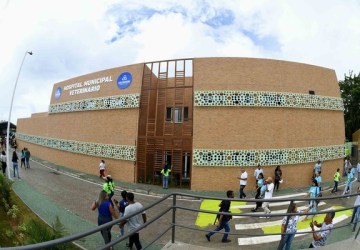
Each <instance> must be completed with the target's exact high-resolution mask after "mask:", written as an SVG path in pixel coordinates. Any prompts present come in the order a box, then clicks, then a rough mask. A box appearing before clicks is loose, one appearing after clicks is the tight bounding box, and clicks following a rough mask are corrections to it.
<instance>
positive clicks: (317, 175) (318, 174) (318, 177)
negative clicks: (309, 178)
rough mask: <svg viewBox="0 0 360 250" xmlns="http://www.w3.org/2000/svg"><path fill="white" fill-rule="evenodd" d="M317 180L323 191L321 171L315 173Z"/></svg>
mask: <svg viewBox="0 0 360 250" xmlns="http://www.w3.org/2000/svg"><path fill="white" fill-rule="evenodd" d="M315 180H316V181H317V183H318V187H319V190H320V191H321V182H322V178H321V171H319V172H317V173H315Z"/></svg>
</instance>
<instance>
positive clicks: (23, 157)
mask: <svg viewBox="0 0 360 250" xmlns="http://www.w3.org/2000/svg"><path fill="white" fill-rule="evenodd" d="M23 165H24V169H26V165H25V151H24V149H21V165H20V167H23Z"/></svg>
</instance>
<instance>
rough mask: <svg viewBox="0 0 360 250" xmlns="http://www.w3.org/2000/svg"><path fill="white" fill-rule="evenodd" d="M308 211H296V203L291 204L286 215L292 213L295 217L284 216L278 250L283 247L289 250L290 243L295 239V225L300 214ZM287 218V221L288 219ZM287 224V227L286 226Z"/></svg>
mask: <svg viewBox="0 0 360 250" xmlns="http://www.w3.org/2000/svg"><path fill="white" fill-rule="evenodd" d="M308 211H309V208H307V209H305V210H297V207H296V203H291V204H290V206H289V208H288V211H287V213H292V214H295V213H297V215H293V216H284V218H283V220H282V224H281V233H282V235H281V240H280V244H279V246H278V250H282V249H284V247H285V250H290V249H291V244H292V241H293V239H294V237H295V234H296V232H297V224H298V222H299V219H300V215H301V213H307V212H308ZM288 218H289V219H288ZM286 222H287V226H286Z"/></svg>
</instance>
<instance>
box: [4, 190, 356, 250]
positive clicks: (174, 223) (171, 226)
mask: <svg viewBox="0 0 360 250" xmlns="http://www.w3.org/2000/svg"><path fill="white" fill-rule="evenodd" d="M357 195H358V194H352V195H344V196H332V197H321V198H286V199H284V198H276V197H275V198H272V199H236V198H235V199H230V198H222V197H209V196H200V195H192V194H185V193H172V194H169V195H166V196H164V197H162V198H159V199H158V200H156V201H155V202H154V203H153V204H150V205H148V206H146V207H144V208H143V209H142V210H140V211H139V212H138V213H136V214H140V213H143V212H144V211H146V210H150V209H152V208H156V209H157V211H158V214H157V215H156V216H153V217H152V218H151V219H150V220H148V221H147V222H146V223H144V224H143V225H142V226H140V227H139V228H137V229H136V230H134V231H132V232H131V234H134V233H136V232H139V231H141V230H143V229H144V228H147V227H149V226H150V225H152V224H153V223H157V222H158V221H159V220H160V219H161V218H163V217H164V216H165V215H166V214H167V213H169V212H172V216H171V223H168V226H166V227H165V228H164V227H163V228H162V231H159V230H157V233H158V235H157V236H156V237H154V238H153V239H152V240H151V241H149V242H148V244H147V245H146V246H145V247H143V249H147V248H149V247H150V246H151V245H153V244H154V243H155V242H157V241H158V240H159V239H160V238H161V237H163V236H164V235H165V234H166V233H168V232H169V231H170V230H171V242H172V243H175V239H176V228H184V229H186V230H193V231H201V232H210V231H212V230H205V229H200V228H198V227H195V226H193V227H192V226H188V225H183V224H180V223H178V221H179V220H180V219H179V218H177V213H178V211H180V210H183V211H190V212H195V213H209V214H223V215H229V214H231V215H232V216H239V217H244V216H246V217H253V218H257V217H261V216H264V214H263V213H225V212H218V211H213V210H203V209H194V208H190V207H186V206H180V205H178V204H177V201H178V200H179V199H180V198H185V197H186V198H192V199H200V200H203V199H207V200H230V201H242V202H247V203H255V202H270V203H278V202H289V206H288V210H287V211H289V207H290V205H291V204H292V203H295V202H304V201H305V202H306V201H308V202H310V201H314V200H315V201H316V200H318V201H320V200H321V201H326V200H336V199H340V198H347V197H353V196H357ZM169 199H170V200H172V205H166V204H165V205H166V206H165V208H164V209H162V210H161V209H160V208H161V206H164V202H165V201H168V200H169ZM350 209H351V210H353V214H352V219H353V218H354V212H355V211H356V209H358V210H360V205H357V206H351V207H344V208H340V209H332V210H326V211H321V212H316V213H310V212H304V213H301V215H314V216H315V215H318V214H326V213H336V212H341V211H345V210H350ZM134 215H135V214H131V215H129V216H126V217H121V218H119V219H116V220H113V221H111V222H108V223H106V224H103V225H101V226H97V227H95V228H92V229H89V230H86V231H83V232H80V233H77V234H73V235H70V236H66V237H63V238H60V239H56V240H52V241H47V242H43V243H38V244H32V245H26V246H17V247H10V248H9V247H5V248H2V249H4V250H6V249H15V248H16V249H18V250H27V249H44V248H49V247H53V246H57V245H61V244H65V243H69V242H73V241H75V240H78V239H82V238H84V237H86V236H89V235H92V234H95V233H98V232H100V231H101V230H103V229H105V228H108V227H111V226H114V225H118V224H119V223H120V222H122V221H124V220H127V219H128V218H130V217H132V216H134ZM293 215H299V214H298V213H274V214H266V216H267V217H284V216H287V221H286V225H287V223H288V220H289V218H290V217H291V216H293ZM358 215H359V212H358ZM359 217H360V216H357V217H356V218H355V219H356V221H354V223H352V222H347V223H345V224H344V225H341V226H336V227H335V226H334V227H333V230H336V229H339V228H343V227H349V225H352V226H353V227H354V225H356V223H357V222H358V221H359ZM285 228H286V227H285ZM354 228H355V227H354ZM157 229H158V228H157ZM316 232H319V230H317V231H316ZM359 232H360V227H359V229H358V231H357V233H356V235H355V239H356V238H357V237H358V235H359ZM217 233H219V234H223V233H222V232H217ZM310 233H312V231H306V232H299V233H297V234H310ZM131 234H128V235H124V236H122V237H119V238H116V239H115V240H112V241H111V242H110V243H108V244H105V245H103V246H101V247H100V248H98V249H108V248H109V247H112V246H115V245H117V244H119V243H120V242H123V241H124V240H126V239H127V238H128V237H129V236H130V235H131ZM286 234H288V233H271V234H255V233H229V235H234V236H250V237H254V236H256V237H258V236H269V235H286Z"/></svg>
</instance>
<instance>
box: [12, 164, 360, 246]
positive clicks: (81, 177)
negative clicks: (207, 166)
mask: <svg viewBox="0 0 360 250" xmlns="http://www.w3.org/2000/svg"><path fill="white" fill-rule="evenodd" d="M31 164H32V168H31V169H30V170H26V171H25V170H24V169H20V175H21V176H22V179H21V181H18V180H15V182H14V184H13V189H14V190H15V192H16V193H17V194H18V195H19V196H20V197H21V199H22V200H23V201H24V202H25V203H26V204H27V205H28V206H29V207H30V208H31V209H32V210H33V211H34V212H36V213H37V214H38V215H39V216H40V217H41V218H43V219H44V220H45V221H46V222H48V223H49V224H51V223H52V222H53V221H54V219H55V218H54V216H55V215H57V216H59V218H60V219H61V221H62V223H63V224H64V226H65V228H67V229H68V232H69V234H74V233H78V232H81V231H84V230H87V229H89V228H93V227H94V226H96V214H95V213H94V212H92V211H90V209H89V206H90V203H91V202H89V201H92V200H93V199H94V197H97V194H98V190H99V186H101V185H102V184H103V181H102V180H100V179H99V178H98V176H96V175H88V174H83V173H78V172H76V171H74V170H70V169H67V168H64V167H62V166H57V165H55V164H52V163H49V162H46V161H42V160H41V159H36V158H34V159H33V160H32V162H31ZM69 176H70V177H72V178H69ZM53 177H54V178H53ZM94 183H95V184H97V187H96V185H94ZM116 184H117V186H118V190H122V189H126V190H133V191H134V192H136V193H143V194H149V195H155V196H162V195H165V194H169V193H172V192H174V191H177V192H182V193H189V194H195V195H201V196H212V197H214V196H215V197H224V194H223V192H206V191H191V190H182V189H168V190H164V189H162V188H161V187H159V186H153V185H144V184H133V183H125V182H120V181H117V180H116ZM330 184H331V183H328V184H327V185H328V186H329V185H330ZM356 185H358V183H356ZM94 186H95V187H94ZM325 186H326V183H325V185H324V187H325ZM306 191H307V188H302V189H301V188H297V189H287V190H280V191H279V192H277V193H276V194H277V195H286V194H290V193H291V194H293V193H298V192H306ZM347 202H348V203H349V204H350V205H352V204H353V201H352V200H351V201H350V199H349V200H348V201H347ZM142 203H143V201H142ZM197 204H199V202H198V203H197ZM143 205H145V204H143ZM195 207H198V205H195ZM189 220H193V218H190V219H189ZM232 228H233V226H232ZM117 231H118V230H117V229H116V228H115V229H114V234H113V235H114V237H116V234H117ZM203 234H204V233H197V234H196V235H197V236H199V235H201V236H199V237H192V236H191V233H190V235H187V234H183V235H181V233H177V235H179V238H180V239H181V238H183V239H187V238H191V239H189V240H188V242H187V243H189V242H191V244H186V243H184V242H176V243H175V244H171V243H169V242H168V240H167V241H165V242H164V241H161V243H159V244H155V245H154V246H153V247H151V248H149V249H189V250H190V249H204V250H205V249H238V248H239V247H240V246H238V245H237V244H236V240H235V243H234V244H232V245H225V244H221V243H220V244H219V243H215V242H214V243H213V241H212V242H211V243H208V242H207V241H206V239H205V238H204V237H202V236H203ZM144 238H145V237H144ZM346 238H349V239H346ZM359 238H360V237H359ZM167 239H169V238H167ZM344 239H345V240H344ZM233 241H234V240H233ZM77 243H78V244H80V245H81V246H82V247H83V248H85V249H96V248H98V247H100V246H102V245H103V241H102V238H101V236H100V234H95V235H92V236H89V237H86V238H84V239H81V240H80V241H78V242H77ZM144 243H146V242H144ZM144 245H145V244H144ZM358 245H359V240H354V233H352V232H351V230H350V229H349V228H342V229H338V230H336V233H334V232H333V233H332V234H331V235H330V237H329V239H328V246H326V247H325V248H324V249H335V248H336V249H339V248H340V249H346V248H348V249H349V248H350V249H355V248H356V247H357V246H358ZM259 247H260V245H256V247H254V246H253V247H251V246H249V247H246V246H241V248H242V249H256V248H259ZM262 248H263V249H276V246H274V245H273V246H270V245H266V247H262ZM302 248H304V245H302ZM116 249H124V244H121V245H118V246H117V247H116Z"/></svg>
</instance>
